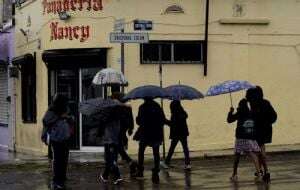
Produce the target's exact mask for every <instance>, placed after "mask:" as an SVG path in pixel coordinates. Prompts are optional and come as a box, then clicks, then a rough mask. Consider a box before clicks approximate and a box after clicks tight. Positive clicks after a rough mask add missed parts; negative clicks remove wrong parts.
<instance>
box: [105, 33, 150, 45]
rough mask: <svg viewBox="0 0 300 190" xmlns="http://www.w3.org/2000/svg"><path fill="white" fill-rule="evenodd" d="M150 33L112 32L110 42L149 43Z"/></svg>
mask: <svg viewBox="0 0 300 190" xmlns="http://www.w3.org/2000/svg"><path fill="white" fill-rule="evenodd" d="M147 42H149V36H148V33H116V32H112V33H110V43H147Z"/></svg>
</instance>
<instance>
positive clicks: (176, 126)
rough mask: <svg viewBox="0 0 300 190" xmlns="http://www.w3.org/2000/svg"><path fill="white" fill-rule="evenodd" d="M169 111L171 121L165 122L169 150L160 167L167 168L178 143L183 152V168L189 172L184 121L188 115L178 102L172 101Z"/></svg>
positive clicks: (186, 130) (189, 165)
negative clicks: (167, 127) (168, 133)
mask: <svg viewBox="0 0 300 190" xmlns="http://www.w3.org/2000/svg"><path fill="white" fill-rule="evenodd" d="M170 110H171V120H170V121H167V124H168V125H169V126H170V139H171V145H170V149H169V152H168V155H167V158H166V159H165V161H164V162H161V163H160V165H161V166H162V167H163V168H164V169H168V168H169V164H170V161H171V158H172V155H173V153H174V150H175V148H176V146H177V144H178V142H179V141H180V142H181V145H182V148H183V152H184V158H185V166H184V169H186V170H189V169H191V163H190V155H189V148H188V142H187V137H188V136H189V130H188V126H187V123H186V119H187V117H188V114H187V113H186V111H185V110H184V109H183V107H182V106H181V103H180V101H178V100H174V101H172V102H171V104H170Z"/></svg>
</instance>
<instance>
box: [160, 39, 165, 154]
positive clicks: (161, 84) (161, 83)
mask: <svg viewBox="0 0 300 190" xmlns="http://www.w3.org/2000/svg"><path fill="white" fill-rule="evenodd" d="M158 62H159V86H160V87H161V88H162V87H163V82H162V47H161V45H159V46H158ZM160 106H161V108H162V109H164V104H163V99H162V98H161V99H160ZM165 158H166V144H165V132H164V127H163V159H165Z"/></svg>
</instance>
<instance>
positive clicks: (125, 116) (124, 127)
mask: <svg viewBox="0 0 300 190" xmlns="http://www.w3.org/2000/svg"><path fill="white" fill-rule="evenodd" d="M114 97H115V98H116V99H117V100H119V101H120V102H122V103H124V106H121V107H120V113H119V116H120V126H121V129H120V135H119V144H118V151H119V154H120V156H121V158H122V160H124V161H126V162H127V164H128V165H129V169H130V175H131V176H133V175H134V174H135V173H136V168H137V163H136V161H134V160H132V158H130V156H129V155H128V153H127V152H126V150H125V147H126V146H128V137H127V134H128V135H129V136H131V135H132V133H133V128H134V120H133V114H132V108H131V106H130V105H126V104H125V102H124V100H123V99H122V98H123V97H124V93H121V92H114Z"/></svg>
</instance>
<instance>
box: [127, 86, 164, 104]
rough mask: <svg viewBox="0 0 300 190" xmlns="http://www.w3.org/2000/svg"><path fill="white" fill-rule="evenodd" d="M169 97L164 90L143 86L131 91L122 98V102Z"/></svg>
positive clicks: (157, 87)
mask: <svg viewBox="0 0 300 190" xmlns="http://www.w3.org/2000/svg"><path fill="white" fill-rule="evenodd" d="M167 97H169V95H168V93H167V92H166V90H164V89H163V88H161V87H159V86H155V85H145V86H140V87H137V88H134V89H132V90H131V91H130V92H128V93H127V94H126V96H124V98H123V100H125V101H128V100H135V99H143V98H167Z"/></svg>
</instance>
